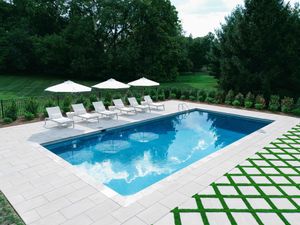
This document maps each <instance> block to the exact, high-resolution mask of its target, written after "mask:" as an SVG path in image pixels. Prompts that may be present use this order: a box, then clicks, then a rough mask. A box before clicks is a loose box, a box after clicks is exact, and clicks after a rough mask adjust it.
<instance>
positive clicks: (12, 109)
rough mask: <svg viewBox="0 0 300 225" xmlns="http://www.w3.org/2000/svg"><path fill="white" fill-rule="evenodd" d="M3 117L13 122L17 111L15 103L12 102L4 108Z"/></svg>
mask: <svg viewBox="0 0 300 225" xmlns="http://www.w3.org/2000/svg"><path fill="white" fill-rule="evenodd" d="M4 115H5V117H6V119H7V118H10V119H11V120H12V121H15V120H16V119H17V118H18V109H17V104H16V102H15V101H12V102H11V103H10V105H9V106H8V107H7V108H6V110H5V112H4Z"/></svg>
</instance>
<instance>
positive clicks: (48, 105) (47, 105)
mask: <svg viewBox="0 0 300 225" xmlns="http://www.w3.org/2000/svg"><path fill="white" fill-rule="evenodd" d="M54 106H55V103H54V101H52V99H48V100H47V102H46V103H45V105H44V111H43V115H44V117H48V113H47V110H46V108H47V107H54Z"/></svg>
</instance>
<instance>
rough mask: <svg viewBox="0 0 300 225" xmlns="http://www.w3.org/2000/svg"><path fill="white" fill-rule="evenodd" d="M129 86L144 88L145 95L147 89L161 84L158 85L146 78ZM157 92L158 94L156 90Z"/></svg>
mask: <svg viewBox="0 0 300 225" xmlns="http://www.w3.org/2000/svg"><path fill="white" fill-rule="evenodd" d="M128 84H129V85H131V86H135V87H142V88H143V91H142V95H144V91H145V88H146V87H154V86H159V83H157V82H155V81H153V80H149V79H147V78H145V77H142V78H140V79H138V80H135V81H132V82H130V83H128ZM156 92H157V88H156Z"/></svg>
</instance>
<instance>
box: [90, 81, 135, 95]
mask: <svg viewBox="0 0 300 225" xmlns="http://www.w3.org/2000/svg"><path fill="white" fill-rule="evenodd" d="M93 88H98V89H101V90H116V89H117V90H119V89H128V88H130V85H128V84H124V83H122V82H120V81H117V80H115V79H113V78H111V79H108V80H107V81H104V82H101V83H99V84H96V85H94V86H93ZM100 94H101V95H102V93H101V92H100Z"/></svg>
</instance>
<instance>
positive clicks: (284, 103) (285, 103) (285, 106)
mask: <svg viewBox="0 0 300 225" xmlns="http://www.w3.org/2000/svg"><path fill="white" fill-rule="evenodd" d="M293 106H294V99H293V98H289V97H284V98H283V99H282V100H281V112H284V113H289V112H291V111H292V109H293Z"/></svg>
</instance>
